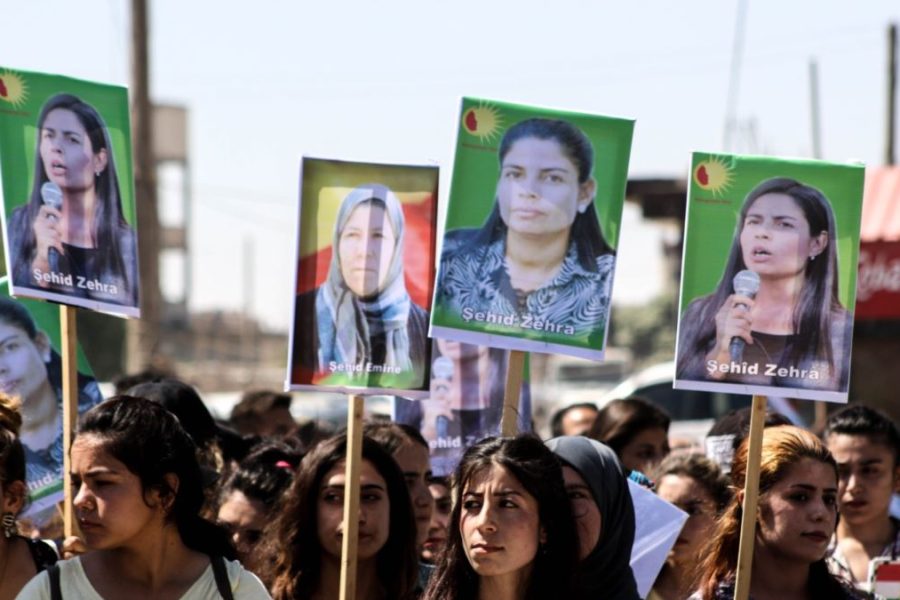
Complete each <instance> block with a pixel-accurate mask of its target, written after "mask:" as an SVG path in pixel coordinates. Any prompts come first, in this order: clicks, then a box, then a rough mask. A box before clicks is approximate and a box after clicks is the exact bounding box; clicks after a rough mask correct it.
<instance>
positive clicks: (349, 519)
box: [340, 394, 363, 600]
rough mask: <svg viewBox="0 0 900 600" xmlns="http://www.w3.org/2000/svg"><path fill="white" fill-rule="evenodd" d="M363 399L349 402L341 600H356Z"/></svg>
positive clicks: (352, 396)
mask: <svg viewBox="0 0 900 600" xmlns="http://www.w3.org/2000/svg"><path fill="white" fill-rule="evenodd" d="M362 426H363V397H362V396H359V395H356V394H354V395H351V396H350V397H349V398H348V400H347V460H346V465H345V467H344V473H345V475H344V536H343V540H342V541H341V588H340V589H341V591H340V600H355V598H356V553H357V546H358V544H359V540H358V539H357V538H358V537H359V467H360V463H361V462H362V437H363V435H362Z"/></svg>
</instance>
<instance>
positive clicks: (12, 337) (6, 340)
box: [0, 333, 19, 346]
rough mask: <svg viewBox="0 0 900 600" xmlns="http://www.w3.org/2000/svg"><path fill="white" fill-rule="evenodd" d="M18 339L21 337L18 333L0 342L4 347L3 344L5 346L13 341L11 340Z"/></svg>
mask: <svg viewBox="0 0 900 600" xmlns="http://www.w3.org/2000/svg"><path fill="white" fill-rule="evenodd" d="M18 337H19V334H18V333H13V334H12V335H8V336H6V337H5V338H3V339H2V340H0V346H2V345H3V344H5V343H6V342H9V341H11V340H14V339H16V338H18Z"/></svg>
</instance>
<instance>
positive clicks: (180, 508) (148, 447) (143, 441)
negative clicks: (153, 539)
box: [77, 396, 237, 559]
mask: <svg viewBox="0 0 900 600" xmlns="http://www.w3.org/2000/svg"><path fill="white" fill-rule="evenodd" d="M77 435H78V436H82V435H92V436H96V437H97V438H99V439H100V441H101V443H102V446H103V449H104V450H105V451H106V452H108V453H109V454H111V455H112V456H113V457H115V458H116V460H118V461H120V462H121V463H122V464H124V465H125V466H126V467H128V470H129V471H131V472H132V473H134V474H135V475H137V476H138V478H139V479H140V480H141V488H142V489H143V491H144V492H145V493H146V492H147V491H149V490H157V491H158V492H159V494H160V495H161V496H162V497H164V498H165V497H167V496H171V497H172V498H173V501H172V508H171V510H170V512H169V515H168V519H169V521H170V522H174V523H175V526H176V527H177V528H178V533H179V534H180V535H181V540H182V542H184V545H185V546H187V547H188V548H190V549H192V550H196V551H197V552H202V553H203V554H208V555H210V556H222V557H224V558H227V559H235V558H236V557H237V554H236V552H235V549H234V546H232V544H231V540H230V538H229V535H228V533H227V532H226V531H225V529H223V528H221V527H219V526H218V525H215V524H213V523H210V522H209V521H207V520H206V519H204V518H202V517H201V516H200V511H201V509H202V507H203V502H204V495H203V488H202V483H201V476H200V466H199V464H198V463H197V455H196V446H195V445H194V442H193V440H192V439H191V437H190V436H189V435H188V434H187V433H186V432H185V431H184V429H183V428H182V427H181V424H180V423H179V421H178V419H177V417H175V415H173V414H172V413H170V412H169V411H167V410H166V409H165V408H163V407H162V406H161V405H159V404H157V403H155V402H151V401H150V400H146V399H144V398H135V397H133V396H115V397H113V398H110V399H109V400H107V401H106V402H103V403H102V404H99V405H97V406H95V407H94V408H92V409H91V410H89V411H88V412H86V413H85V414H84V416H82V418H81V422H80V424H79V427H78V433H77ZM169 474H172V475H175V476H176V477H177V478H178V487H177V489H172V487H171V486H170V485H169V482H168V481H166V477H165V476H166V475H169Z"/></svg>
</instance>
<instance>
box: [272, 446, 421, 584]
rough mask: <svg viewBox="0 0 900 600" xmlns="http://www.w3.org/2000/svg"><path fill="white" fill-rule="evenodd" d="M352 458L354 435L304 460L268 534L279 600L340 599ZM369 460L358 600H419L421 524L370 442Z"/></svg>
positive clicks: (394, 469)
mask: <svg viewBox="0 0 900 600" xmlns="http://www.w3.org/2000/svg"><path fill="white" fill-rule="evenodd" d="M346 456H347V437H346V435H338V436H335V437H333V438H330V439H328V440H326V441H324V442H322V443H321V444H319V445H318V446H316V448H315V449H313V450H312V451H311V452H310V453H309V454H307V455H306V456H304V457H303V460H302V461H301V462H300V470H299V471H298V473H297V476H296V478H295V479H294V483H293V484H292V485H291V487H290V488H288V490H287V492H286V494H285V496H284V500H283V502H282V505H281V507H280V510H279V511H278V516H277V517H276V519H275V521H274V523H272V527H271V528H270V529H268V530H267V531H266V534H265V538H264V539H263V542H262V545H263V553H264V556H263V557H262V558H261V559H260V561H259V563H260V564H262V565H263V566H262V575H263V579H265V580H266V582H267V583H268V585H269V589H271V590H272V595H273V597H274V598H275V599H276V600H297V599H302V600H307V599H309V600H332V599H334V598H338V597H339V590H340V574H341V544H342V541H343V519H344V482H345V476H344V471H345V457H346ZM362 458H363V460H362V463H361V465H360V501H359V535H358V539H359V544H358V546H357V565H356V600H411V599H412V598H413V597H414V596H413V590H414V589H415V585H416V575H417V566H416V565H417V560H416V525H415V521H414V520H413V511H412V505H411V503H410V499H409V492H407V490H406V484H405V483H404V481H403V474H402V473H401V471H400V468H399V467H398V466H397V463H396V462H394V460H393V459H392V458H391V457H390V455H389V454H388V453H387V452H386V451H385V450H384V449H383V448H382V447H381V446H380V445H379V444H378V443H377V442H374V441H373V440H371V439H369V438H366V437H364V438H363V447H362Z"/></svg>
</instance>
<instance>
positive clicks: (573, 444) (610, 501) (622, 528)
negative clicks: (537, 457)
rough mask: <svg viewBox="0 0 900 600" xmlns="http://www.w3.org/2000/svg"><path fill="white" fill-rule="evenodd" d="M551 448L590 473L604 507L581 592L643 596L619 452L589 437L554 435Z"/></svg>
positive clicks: (621, 599) (614, 597)
mask: <svg viewBox="0 0 900 600" xmlns="http://www.w3.org/2000/svg"><path fill="white" fill-rule="evenodd" d="M547 447H549V448H550V450H552V451H553V453H554V454H556V456H558V457H559V458H560V459H562V461H563V463H564V464H565V465H567V466H570V467H572V468H573V469H575V470H576V471H578V473H579V474H580V475H581V476H582V477H583V478H584V480H585V482H586V483H587V484H588V486H589V487H590V488H591V493H592V494H593V496H594V501H595V502H596V503H597V508H599V509H600V517H601V528H600V540H599V541H598V542H597V545H596V546H595V547H594V549H593V550H591V553H590V554H588V556H587V558H585V559H584V560H583V561H581V564H580V565H579V568H578V579H577V587H578V590H579V592H580V595H581V596H582V597H585V598H598V599H602V600H639V598H640V596H639V595H638V592H637V584H636V583H635V580H634V573H632V572H631V565H630V561H631V547H632V545H633V544H634V504H633V503H632V501H631V493H630V492H629V491H628V481H627V480H626V478H625V474H624V472H623V470H622V465H621V463H619V459H618V457H617V456H616V453H615V452H613V451H612V449H611V448H609V446H606V445H604V444H601V443H600V442H597V441H595V440H592V439H589V438H586V437H583V436H563V437H558V438H554V439H552V440H550V441H549V442H547Z"/></svg>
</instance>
